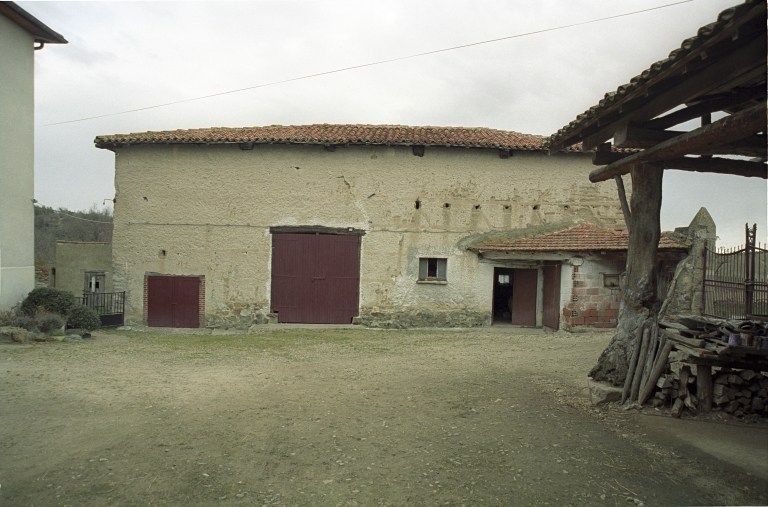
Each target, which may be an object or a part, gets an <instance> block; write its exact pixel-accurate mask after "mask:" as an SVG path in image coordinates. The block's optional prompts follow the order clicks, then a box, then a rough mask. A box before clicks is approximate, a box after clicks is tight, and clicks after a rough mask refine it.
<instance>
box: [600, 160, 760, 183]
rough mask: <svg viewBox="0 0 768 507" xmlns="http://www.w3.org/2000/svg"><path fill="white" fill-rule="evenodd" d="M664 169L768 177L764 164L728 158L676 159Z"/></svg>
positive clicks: (669, 161)
mask: <svg viewBox="0 0 768 507" xmlns="http://www.w3.org/2000/svg"><path fill="white" fill-rule="evenodd" d="M664 169H676V170H678V171H692V172H697V173H718V174H732V175H734V176H744V177H746V178H766V177H768V166H766V165H765V163H764V162H750V161H748V160H732V159H728V158H691V157H684V158H676V159H674V160H667V161H666V162H664ZM614 178H615V176H614Z"/></svg>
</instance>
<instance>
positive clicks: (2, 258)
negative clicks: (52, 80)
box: [0, 16, 35, 310]
mask: <svg viewBox="0 0 768 507" xmlns="http://www.w3.org/2000/svg"><path fill="white" fill-rule="evenodd" d="M33 42H34V37H33V36H32V35H31V34H30V33H29V32H27V31H26V30H24V29H22V28H21V27H19V26H18V25H17V24H15V23H14V22H12V21H11V20H9V19H8V18H6V17H5V16H0V132H2V135H0V182H2V184H0V309H2V310H4V309H8V308H10V307H12V306H14V305H15V304H16V303H17V302H19V301H21V300H22V299H24V297H25V296H26V295H27V293H28V292H29V291H31V290H32V289H33V288H34V287H35V258H34V248H35V242H34V239H35V238H34V208H33V204H32V199H33V198H34V185H35V182H34V177H35V174H34V135H35V132H34V123H33V121H34V107H35V106H34V49H33Z"/></svg>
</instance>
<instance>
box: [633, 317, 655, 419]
mask: <svg viewBox="0 0 768 507" xmlns="http://www.w3.org/2000/svg"><path fill="white" fill-rule="evenodd" d="M658 347H659V326H653V327H652V328H651V343H650V345H649V346H648V359H647V360H646V362H645V368H643V377H642V378H641V379H640V394H639V395H638V403H640V404H641V405H642V404H643V402H642V401H640V398H641V397H642V392H643V389H644V388H645V386H646V385H647V384H648V379H649V378H650V376H651V371H652V370H653V367H654V365H655V363H656V356H657V355H658V353H659V352H660V350H658ZM643 401H644V400H643Z"/></svg>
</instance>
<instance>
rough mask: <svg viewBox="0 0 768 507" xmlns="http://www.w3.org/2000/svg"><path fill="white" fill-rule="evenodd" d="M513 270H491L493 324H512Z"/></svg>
mask: <svg viewBox="0 0 768 507" xmlns="http://www.w3.org/2000/svg"><path fill="white" fill-rule="evenodd" d="M514 271H515V270H514V269H510V268H494V270H493V324H494V325H499V324H512V285H513V280H514Z"/></svg>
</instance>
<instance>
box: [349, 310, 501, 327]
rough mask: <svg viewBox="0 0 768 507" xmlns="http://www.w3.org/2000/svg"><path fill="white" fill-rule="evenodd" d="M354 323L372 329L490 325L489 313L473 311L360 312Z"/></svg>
mask: <svg viewBox="0 0 768 507" xmlns="http://www.w3.org/2000/svg"><path fill="white" fill-rule="evenodd" d="M356 323H359V324H362V325H364V326H366V327H372V328H386V329H407V328H413V327H481V326H490V325H491V312H484V311H474V310H466V309H464V310H442V311H440V310H405V309H404V310H395V309H393V310H376V311H365V310H363V311H361V312H360V316H359V317H358V318H357V319H356Z"/></svg>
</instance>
